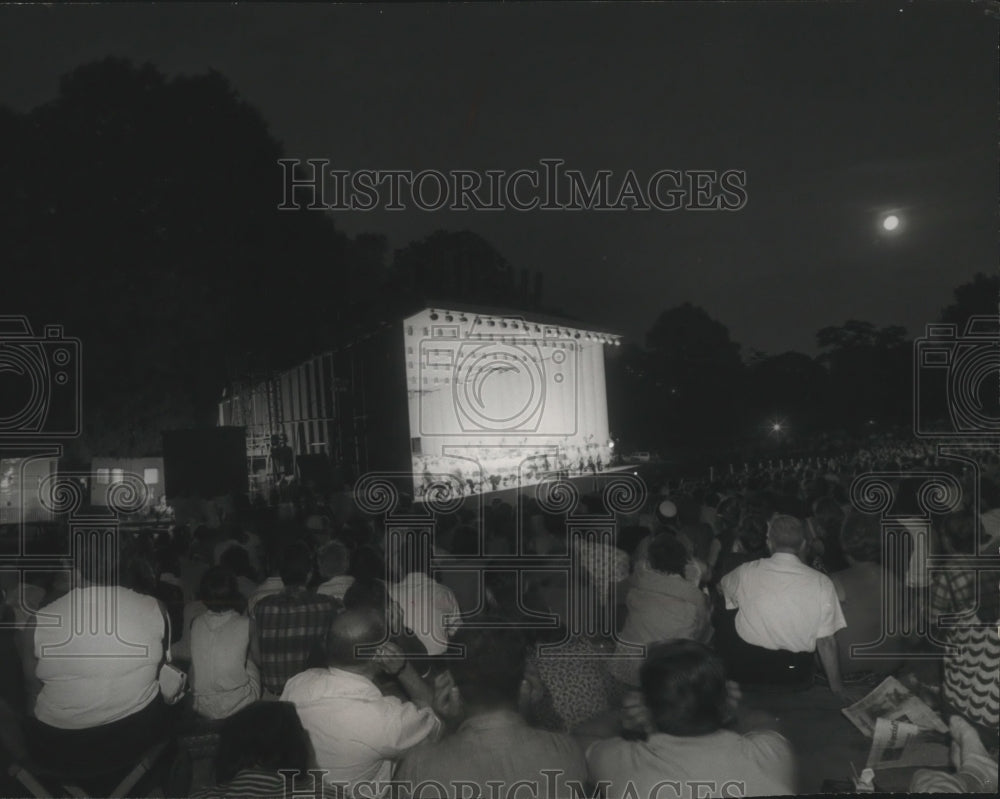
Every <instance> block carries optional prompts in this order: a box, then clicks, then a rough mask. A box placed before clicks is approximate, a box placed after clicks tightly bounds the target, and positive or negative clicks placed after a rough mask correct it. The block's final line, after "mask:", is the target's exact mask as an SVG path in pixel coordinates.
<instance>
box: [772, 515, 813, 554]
mask: <svg viewBox="0 0 1000 799" xmlns="http://www.w3.org/2000/svg"><path fill="white" fill-rule="evenodd" d="M805 540H806V537H805V528H804V526H803V524H802V522H801V521H799V520H798V519H796V518H795V517H794V516H786V515H784V514H780V513H779V514H778V515H777V516H774V517H772V518H771V522H770V524H769V525H768V527H767V541H768V544H770V546H771V551H772V552H791V553H793V554H796V555H797V554H798V553H799V552H801V550H802V545H803V544H804V543H805Z"/></svg>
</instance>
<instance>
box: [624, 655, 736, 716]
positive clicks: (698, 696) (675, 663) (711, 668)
mask: <svg viewBox="0 0 1000 799" xmlns="http://www.w3.org/2000/svg"><path fill="white" fill-rule="evenodd" d="M639 681H640V685H641V687H642V693H643V697H644V699H645V702H646V706H647V707H648V708H649V711H650V713H651V714H652V717H653V724H654V725H655V727H656V729H657V730H659V731H660V732H663V733H667V734H668V735H678V736H688V735H705V734H708V733H711V732H715V731H716V730H719V729H721V728H722V727H723V726H725V724H726V723H727V721H728V720H729V716H730V714H729V710H728V701H727V700H728V695H727V691H726V671H725V667H724V666H723V664H722V660H721V659H720V658H719V657H718V656H716V655H715V654H714V653H713V652H712V651H711V650H710V649H709V648H708V647H707V646H705V645H704V644H699V643H697V642H695V641H685V640H678V641H671V642H668V643H661V644H656V645H654V646H652V647H651V648H650V649H649V653H648V654H647V656H646V662H645V663H643V665H642V669H641V671H640V675H639Z"/></svg>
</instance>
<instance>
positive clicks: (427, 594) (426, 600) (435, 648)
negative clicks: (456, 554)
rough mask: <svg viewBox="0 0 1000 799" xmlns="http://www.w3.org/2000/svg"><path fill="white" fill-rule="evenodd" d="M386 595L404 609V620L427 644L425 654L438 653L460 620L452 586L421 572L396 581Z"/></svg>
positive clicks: (425, 644) (443, 647) (441, 650)
mask: <svg viewBox="0 0 1000 799" xmlns="http://www.w3.org/2000/svg"><path fill="white" fill-rule="evenodd" d="M389 595H390V596H391V597H392V598H393V599H395V600H396V602H397V603H399V607H400V608H402V610H403V624H405V625H406V626H407V627H409V628H410V629H411V630H412V631H413V634H414V635H415V636H417V638H419V639H420V642H421V643H422V644H423V645H424V646H425V647H426V648H427V654H428V655H440V654H441V653H442V652H444V651H445V650H446V649H447V648H448V639H449V638H451V635H452V633H454V632H455V630H457V629H458V627H459V625H460V624H461V619H460V618H459V614H460V613H461V611H460V610H459V607H458V601H457V600H456V599H455V595H454V594H453V593H452V592H451V589H450V588H448V587H447V586H445V585H441V583H439V582H437V581H435V580H433V579H431V577H429V576H428V575H426V574H424V573H423V572H411V573H410V574H408V575H406V577H404V578H403V579H402V580H401V581H400V582H398V583H396V584H395V585H392V584H390V585H389Z"/></svg>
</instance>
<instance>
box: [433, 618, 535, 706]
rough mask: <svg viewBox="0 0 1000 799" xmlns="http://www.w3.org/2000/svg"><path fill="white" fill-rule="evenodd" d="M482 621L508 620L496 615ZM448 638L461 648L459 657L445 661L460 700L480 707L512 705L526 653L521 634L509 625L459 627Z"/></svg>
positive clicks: (495, 622)
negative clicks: (481, 627)
mask: <svg viewBox="0 0 1000 799" xmlns="http://www.w3.org/2000/svg"><path fill="white" fill-rule="evenodd" d="M482 621H489V622H490V623H494V624H504V623H509V622H508V621H507V620H505V619H504V618H502V617H499V616H491V617H483V619H482ZM452 642H453V643H455V644H458V645H460V646H462V647H463V649H464V652H463V654H462V656H461V657H460V658H457V659H455V660H450V661H449V662H448V670H449V671H450V672H451V676H452V677H453V678H454V680H455V685H456V686H457V687H458V690H459V693H460V694H461V695H462V702H463V703H464V704H465V705H466V706H472V707H477V708H481V709H493V708H499V707H507V708H510V707H514V708H516V707H517V703H518V696H519V693H520V690H521V681H522V680H523V679H524V668H525V659H526V657H527V640H526V639H525V637H524V634H523V633H522V632H521V631H520V630H519V629H517V628H516V627H512V626H505V627H501V626H494V627H491V628H488V629H480V628H478V627H462V628H460V629H459V631H458V632H457V633H456V634H455V637H454V638H453V639H452Z"/></svg>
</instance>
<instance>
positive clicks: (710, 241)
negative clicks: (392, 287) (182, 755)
mask: <svg viewBox="0 0 1000 799" xmlns="http://www.w3.org/2000/svg"><path fill="white" fill-rule="evenodd" d="M874 5H875V8H871V7H870V6H867V5H860V4H858V5H855V4H841V3H837V4H809V3H794V4H793V3H790V4H759V3H745V4H735V3H725V4H723V3H697V4H666V5H653V4H642V5H631V6H623V5H605V4H582V5H574V6H567V5H562V4H560V5H545V4H537V5H535V4H533V5H520V4H515V5H505V6H494V5H490V6H487V5H441V6H416V5H392V6H384V7H381V8H379V7H372V6H365V7H356V6H321V5H303V6H288V5H277V4H275V5H263V6H258V5H254V6H247V5H226V6H223V5H219V6H213V7H207V8H206V7H201V6H196V5H180V6H164V5H134V6H114V5H111V6H68V7H67V6H58V7H38V6H13V5H5V6H3V7H0V104H3V105H7V106H9V107H10V108H12V109H13V110H15V111H19V112H20V111H26V110H28V109H30V108H32V107H34V106H36V105H38V104H40V103H43V102H45V101H47V100H50V99H52V98H54V96H55V95H56V91H57V81H58V78H59V76H60V75H62V74H64V73H66V72H68V71H70V70H72V69H73V68H74V67H76V66H78V65H80V64H82V63H85V62H88V61H93V60H97V59H100V58H103V57H105V56H108V55H115V56H122V57H126V58H129V59H132V60H133V61H135V62H146V61H148V62H151V63H152V64H154V65H155V66H157V67H158V68H159V69H160V70H162V71H163V72H165V73H166V74H167V75H174V74H177V73H188V74H191V73H200V72H204V71H206V70H207V69H210V68H214V69H216V70H218V71H220V72H221V73H222V74H224V75H225V76H226V77H227V78H229V80H230V81H231V82H232V83H233V85H234V86H235V88H236V89H237V90H238V91H239V93H240V94H241V95H242V97H243V98H244V99H246V100H247V101H248V102H250V103H251V104H252V105H254V106H255V107H256V108H258V109H259V110H260V112H261V113H262V114H263V116H264V118H265V119H266V120H267V121H268V123H269V125H270V128H271V131H272V132H273V134H274V135H275V136H276V137H277V138H278V139H280V140H281V141H282V142H283V143H284V146H285V149H286V152H287V153H288V155H290V156H295V157H300V158H303V159H304V158H328V159H330V160H331V161H332V162H333V164H334V165H335V166H336V167H339V168H342V169H348V170H358V169H390V168H403V169H412V170H420V169H424V168H435V169H440V170H447V169H454V168H465V169H472V170H478V171H480V172H483V171H485V170H488V169H511V170H512V169H517V168H527V169H538V168H539V160H540V159H542V158H552V157H556V158H562V159H564V160H565V161H566V165H567V167H570V168H576V169H580V170H582V171H583V172H585V173H588V174H592V173H593V172H595V171H596V170H599V169H609V170H612V171H613V172H614V174H615V175H616V176H617V177H619V178H620V177H621V176H624V174H625V173H626V171H627V170H629V169H631V170H634V171H635V172H636V173H637V175H639V176H640V178H644V177H648V176H649V175H651V174H653V173H654V172H656V171H657V170H660V169H678V170H694V169H714V170H719V171H723V170H726V169H740V170H746V173H747V195H748V203H747V205H746V207H745V208H743V209H742V210H740V211H736V212H721V211H719V212H694V211H673V212H663V211H656V210H651V211H618V212H611V211H603V212H601V211H589V212H588V211H575V212H569V211H562V212H547V211H540V210H535V211H530V212H523V213H519V212H515V211H504V212H493V213H489V212H466V213H462V212H446V211H442V212H437V213H428V212H423V211H420V210H411V211H406V212H387V211H376V212H369V213H362V212H338V213H337V214H336V215H335V217H336V224H337V226H338V227H339V228H341V229H342V230H344V231H345V232H347V233H348V234H351V235H355V234H357V233H360V232H365V231H371V232H379V233H384V234H386V235H387V236H388V237H389V241H390V244H391V246H392V247H402V246H404V245H405V244H406V243H407V242H409V241H411V240H413V239H417V238H421V237H423V236H426V235H428V234H429V233H431V232H433V231H434V230H437V229H450V230H461V229H464V228H467V229H470V230H472V231H475V232H477V233H479V234H480V235H482V236H484V237H485V238H486V239H487V240H489V241H490V242H491V243H492V244H493V245H494V246H495V247H497V249H499V250H500V252H501V253H503V255H504V256H506V258H507V259H508V260H509V261H510V262H511V263H512V264H513V265H514V266H515V267H516V268H523V267H527V268H530V269H537V270H539V271H541V272H543V273H544V276H545V299H546V300H547V302H548V303H549V304H551V305H558V306H562V307H563V308H564V309H565V310H566V311H568V312H571V313H573V314H575V315H578V316H580V317H582V318H583V319H586V320H589V321H592V322H593V323H595V324H600V325H603V326H605V327H609V328H611V329H616V330H618V331H621V332H623V333H625V334H627V335H629V336H634V337H636V340H638V341H641V337H642V335H643V334H644V332H645V331H646V330H647V329H648V328H649V327H650V326H651V325H652V323H653V321H654V320H655V318H656V316H657V315H658V313H659V312H660V311H662V310H665V309H667V308H669V307H672V306H674V305H677V304H679V303H681V302H683V301H685V300H689V301H691V302H693V303H695V304H696V305H700V306H702V307H704V308H705V309H706V310H707V311H708V313H709V314H710V315H711V316H713V317H714V318H715V319H717V320H719V321H721V322H723V323H724V324H726V325H727V326H728V327H729V329H730V331H731V334H732V337H733V339H734V340H736V341H738V342H739V343H741V344H742V345H743V346H744V348H750V347H753V348H756V349H760V350H763V351H765V352H768V353H779V352H783V351H785V350H789V349H794V350H799V351H804V352H808V353H814V352H815V351H816V346H815V340H814V335H815V332H816V331H817V330H818V329H819V328H821V327H824V326H827V325H837V324H841V323H843V322H844V321H846V320H847V319H852V318H853V319H863V320H867V321H871V322H873V323H875V324H876V325H879V326H882V325H889V324H899V325H903V326H904V327H906V328H907V329H908V331H909V333H910V334H911V335H919V334H920V333H921V332H922V330H923V326H924V324H925V323H926V322H929V321H933V320H935V319H936V317H937V315H938V312H939V311H940V309H941V308H942V307H943V306H944V305H946V304H948V303H949V302H950V301H951V290H952V289H953V288H954V287H955V286H957V285H959V284H960V283H963V282H967V281H968V280H970V279H971V278H972V276H973V275H974V274H975V273H976V272H980V271H981V272H987V273H990V272H991V271H992V270H994V269H995V268H996V255H997V235H996V234H997V224H996V199H997V152H998V151H997V94H998V92H997V42H998V39H997V18H996V17H994V16H990V15H989V14H987V13H986V7H985V6H983V5H980V4H974V3H951V4H943V5H941V4H938V5H929V4H917V5H914V4H909V3H900V4H885V3H876V4H874ZM279 201H280V198H278V197H276V198H275V203H276V204H277V203H278V202H279ZM889 211H894V212H896V213H898V214H899V215H900V217H901V218H902V220H903V226H902V229H901V230H900V231H899V232H898V233H897V234H895V235H892V236H887V235H885V234H884V233H882V232H880V230H879V221H880V219H881V215H882V214H884V213H887V212H889Z"/></svg>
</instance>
